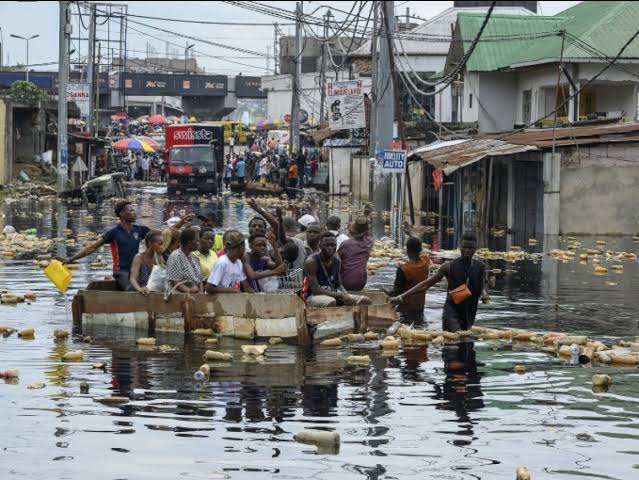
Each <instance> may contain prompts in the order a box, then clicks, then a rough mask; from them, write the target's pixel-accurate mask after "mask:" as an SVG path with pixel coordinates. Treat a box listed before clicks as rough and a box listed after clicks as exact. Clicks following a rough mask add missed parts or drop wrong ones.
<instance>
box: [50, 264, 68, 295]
mask: <svg viewBox="0 0 639 480" xmlns="http://www.w3.org/2000/svg"><path fill="white" fill-rule="evenodd" d="M44 274H45V275H46V276H47V277H49V280H51V283H53V284H54V285H55V286H56V287H57V289H58V290H60V291H61V292H62V293H64V292H66V290H67V288H68V287H69V282H70V281H71V272H70V271H69V269H68V268H67V267H65V266H64V264H63V263H62V262H60V261H59V260H51V263H50V264H49V266H48V267H47V268H45V269H44Z"/></svg>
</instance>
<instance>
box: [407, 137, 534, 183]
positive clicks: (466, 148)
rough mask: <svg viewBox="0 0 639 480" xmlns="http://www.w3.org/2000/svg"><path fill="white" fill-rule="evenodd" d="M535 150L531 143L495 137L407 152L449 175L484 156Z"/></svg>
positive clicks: (454, 141)
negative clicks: (507, 140) (511, 141)
mask: <svg viewBox="0 0 639 480" xmlns="http://www.w3.org/2000/svg"><path fill="white" fill-rule="evenodd" d="M531 150H537V147H534V146H532V145H515V144H513V143H508V142H505V141H503V140H499V139H496V138H477V139H469V140H450V141H447V142H437V143H434V144H430V145H426V146H425V147H420V148H418V149H415V150H413V151H412V152H409V157H410V158H418V159H420V160H422V161H423V162H428V163H429V164H431V165H432V166H433V167H435V168H441V169H442V170H443V171H444V174H446V175H450V174H451V173H453V172H454V171H455V170H457V169H459V168H462V167H465V166H467V165H470V164H472V163H475V162H478V161H479V160H481V159H483V158H486V157H496V156H501V155H512V154H515V153H522V152H527V151H531Z"/></svg>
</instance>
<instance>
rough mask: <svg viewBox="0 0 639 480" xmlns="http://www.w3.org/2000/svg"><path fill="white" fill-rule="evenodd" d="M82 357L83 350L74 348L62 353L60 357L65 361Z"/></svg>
mask: <svg viewBox="0 0 639 480" xmlns="http://www.w3.org/2000/svg"><path fill="white" fill-rule="evenodd" d="M83 358H84V352H83V351H82V350H74V351H72V352H67V353H65V354H64V356H63V357H62V359H63V360H64V361H67V362H73V361H78V360H82V359H83Z"/></svg>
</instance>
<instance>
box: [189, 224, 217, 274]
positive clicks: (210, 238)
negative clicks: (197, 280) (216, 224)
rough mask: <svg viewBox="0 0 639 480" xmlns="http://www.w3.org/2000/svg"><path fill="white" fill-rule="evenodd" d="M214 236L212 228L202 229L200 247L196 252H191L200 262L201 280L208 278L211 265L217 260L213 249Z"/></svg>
mask: <svg viewBox="0 0 639 480" xmlns="http://www.w3.org/2000/svg"><path fill="white" fill-rule="evenodd" d="M215 236H216V235H215V232H214V231H213V230H202V234H201V236H200V248H199V250H197V251H196V252H193V255H194V256H195V257H196V258H197V259H198V261H199V262H200V269H201V270H202V279H203V280H206V279H207V278H209V275H210V274H211V270H212V269H213V265H215V262H217V255H216V253H215V251H214V249H213V243H214V241H215Z"/></svg>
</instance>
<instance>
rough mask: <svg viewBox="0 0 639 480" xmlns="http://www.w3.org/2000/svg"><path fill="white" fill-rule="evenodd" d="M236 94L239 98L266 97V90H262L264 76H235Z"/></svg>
mask: <svg viewBox="0 0 639 480" xmlns="http://www.w3.org/2000/svg"><path fill="white" fill-rule="evenodd" d="M235 96H236V97H237V98H266V96H267V95H266V92H264V91H262V78H261V77H247V76H244V75H238V76H237V77H235Z"/></svg>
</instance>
